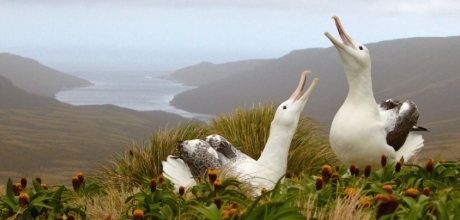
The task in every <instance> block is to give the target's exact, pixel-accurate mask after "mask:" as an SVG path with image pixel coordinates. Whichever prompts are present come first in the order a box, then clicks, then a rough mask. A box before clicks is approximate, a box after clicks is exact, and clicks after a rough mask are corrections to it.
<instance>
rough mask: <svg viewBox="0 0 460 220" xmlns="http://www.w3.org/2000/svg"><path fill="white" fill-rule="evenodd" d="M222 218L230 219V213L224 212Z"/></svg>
mask: <svg viewBox="0 0 460 220" xmlns="http://www.w3.org/2000/svg"><path fill="white" fill-rule="evenodd" d="M222 218H230V212H229V211H228V210H226V209H225V210H222Z"/></svg>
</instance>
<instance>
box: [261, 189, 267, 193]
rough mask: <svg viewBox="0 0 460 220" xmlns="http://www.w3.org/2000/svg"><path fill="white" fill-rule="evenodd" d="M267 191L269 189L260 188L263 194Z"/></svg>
mask: <svg viewBox="0 0 460 220" xmlns="http://www.w3.org/2000/svg"><path fill="white" fill-rule="evenodd" d="M267 192H268V190H267V189H266V188H262V190H260V193H261V194H265V193H267Z"/></svg>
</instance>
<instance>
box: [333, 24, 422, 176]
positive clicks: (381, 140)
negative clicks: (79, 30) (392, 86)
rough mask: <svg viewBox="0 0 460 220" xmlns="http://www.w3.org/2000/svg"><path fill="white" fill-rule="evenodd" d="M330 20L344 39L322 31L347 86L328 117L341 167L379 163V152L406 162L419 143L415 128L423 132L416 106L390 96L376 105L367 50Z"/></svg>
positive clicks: (334, 147) (376, 165) (420, 139)
mask: <svg viewBox="0 0 460 220" xmlns="http://www.w3.org/2000/svg"><path fill="white" fill-rule="evenodd" d="M332 18H333V19H334V21H335V24H336V26H337V30H338V32H339V35H340V38H341V39H342V41H343V42H339V41H338V40H336V39H335V38H334V37H332V36H331V34H329V33H328V32H325V33H324V34H325V35H326V37H327V38H329V40H330V41H331V42H332V44H333V45H334V46H335V48H336V49H337V51H338V53H339V55H340V58H341V59H342V63H343V66H344V71H345V73H346V76H347V80H348V86H349V90H348V95H347V98H346V99H345V102H344V103H343V105H342V107H340V109H339V110H338V112H337V114H336V115H335V117H334V120H333V121H332V125H331V130H330V134H329V140H330V144H331V148H332V151H333V152H334V154H335V155H336V156H337V158H338V159H339V160H340V161H342V162H343V163H344V164H345V165H347V166H351V165H355V166H357V167H361V168H364V167H365V166H366V165H368V164H369V165H371V166H372V167H379V166H380V158H381V156H382V154H385V155H386V156H387V157H388V158H389V159H391V160H393V161H396V160H400V159H401V158H403V160H404V161H408V160H409V159H410V158H411V157H412V156H414V155H415V154H416V153H417V152H418V151H420V149H421V148H422V147H423V138H422V136H421V135H419V134H415V133H414V132H413V131H427V130H426V129H425V128H423V127H419V126H417V120H418V117H419V113H418V110H417V106H416V105H415V104H414V103H413V102H411V101H405V102H404V103H401V102H399V101H397V100H393V99H389V100H386V101H383V102H382V103H380V104H377V103H376V101H375V98H374V94H373V91H372V81H371V58H370V55H369V50H368V49H367V48H366V47H365V46H364V45H362V44H360V43H358V42H356V41H354V40H353V39H352V38H351V37H350V36H349V35H348V34H347V33H346V32H345V30H344V29H343V27H342V24H341V23H340V20H339V18H338V17H337V16H333V17H332Z"/></svg>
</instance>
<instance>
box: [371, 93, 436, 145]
mask: <svg viewBox="0 0 460 220" xmlns="http://www.w3.org/2000/svg"><path fill="white" fill-rule="evenodd" d="M378 107H379V110H380V116H381V117H382V120H383V122H384V124H385V130H386V131H387V137H386V139H387V144H388V145H390V146H392V147H393V148H394V149H395V151H398V150H399V149H400V148H401V147H402V146H403V145H404V142H406V139H407V136H408V135H409V132H411V131H428V130H427V129H426V128H423V127H419V126H417V120H418V117H419V112H418V110H417V106H416V105H415V103H414V102H411V101H405V102H404V103H401V102H400V101H398V100H393V99H388V100H386V101H383V102H382V103H380V105H379V106H378Z"/></svg>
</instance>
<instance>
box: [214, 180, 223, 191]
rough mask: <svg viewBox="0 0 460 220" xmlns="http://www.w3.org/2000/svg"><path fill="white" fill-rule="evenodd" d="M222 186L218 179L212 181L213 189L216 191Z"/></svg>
mask: <svg viewBox="0 0 460 220" xmlns="http://www.w3.org/2000/svg"><path fill="white" fill-rule="evenodd" d="M221 187H222V182H221V181H220V180H216V181H214V191H215V192H218V191H219V190H220V188H221Z"/></svg>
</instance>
